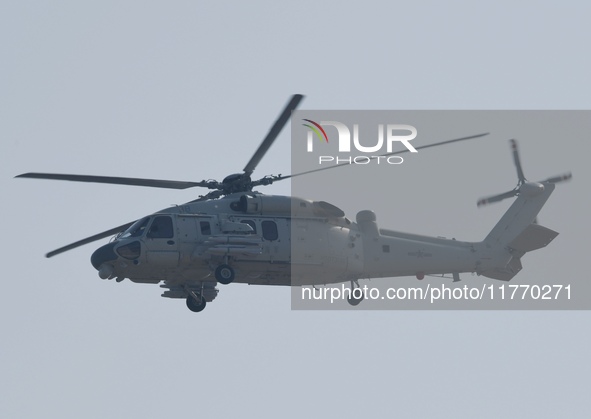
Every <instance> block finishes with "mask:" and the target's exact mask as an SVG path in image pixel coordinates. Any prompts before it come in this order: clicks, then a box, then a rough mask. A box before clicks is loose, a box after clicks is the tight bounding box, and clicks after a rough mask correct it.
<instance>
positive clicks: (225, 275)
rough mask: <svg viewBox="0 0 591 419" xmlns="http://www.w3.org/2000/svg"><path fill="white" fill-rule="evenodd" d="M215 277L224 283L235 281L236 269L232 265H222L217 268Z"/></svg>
mask: <svg viewBox="0 0 591 419" xmlns="http://www.w3.org/2000/svg"><path fill="white" fill-rule="evenodd" d="M215 279H216V280H217V281H218V282H219V283H220V284H224V285H228V284H230V283H231V282H232V281H234V269H233V268H232V267H231V266H230V265H225V264H224V265H220V266H218V267H217V268H216V270H215Z"/></svg>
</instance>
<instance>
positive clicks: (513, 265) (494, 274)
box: [482, 257, 522, 281]
mask: <svg viewBox="0 0 591 419" xmlns="http://www.w3.org/2000/svg"><path fill="white" fill-rule="evenodd" d="M521 269H522V266H521V259H520V258H517V257H513V258H511V261H510V262H509V263H508V264H507V266H505V267H504V268H495V269H490V270H488V271H484V272H482V275H483V276H486V277H487V278H492V279H498V280H500V281H510V280H511V279H512V278H513V277H514V276H515V275H517V274H518V273H519V271H520V270H521Z"/></svg>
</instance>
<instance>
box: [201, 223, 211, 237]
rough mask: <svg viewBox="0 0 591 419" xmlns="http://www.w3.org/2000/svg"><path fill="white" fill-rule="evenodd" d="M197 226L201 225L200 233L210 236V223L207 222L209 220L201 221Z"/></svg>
mask: <svg viewBox="0 0 591 419" xmlns="http://www.w3.org/2000/svg"><path fill="white" fill-rule="evenodd" d="M199 226H200V227H201V234H203V235H204V236H211V224H209V221H201V222H200V223H199Z"/></svg>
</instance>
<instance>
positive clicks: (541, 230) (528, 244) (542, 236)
mask: <svg viewBox="0 0 591 419" xmlns="http://www.w3.org/2000/svg"><path fill="white" fill-rule="evenodd" d="M556 236H558V233H557V232H556V231H554V230H550V229H549V228H546V227H543V226H541V225H538V224H530V225H529V226H527V227H526V228H525V230H523V231H522V232H521V233H520V234H519V235H518V236H517V237H515V239H513V241H512V242H511V243H509V245H508V246H509V247H510V248H512V249H515V250H517V251H520V252H523V253H525V252H531V251H532V250H537V249H541V248H542V247H546V246H547V245H548V244H549V243H550V242H551V241H552V240H554V238H555V237H556Z"/></svg>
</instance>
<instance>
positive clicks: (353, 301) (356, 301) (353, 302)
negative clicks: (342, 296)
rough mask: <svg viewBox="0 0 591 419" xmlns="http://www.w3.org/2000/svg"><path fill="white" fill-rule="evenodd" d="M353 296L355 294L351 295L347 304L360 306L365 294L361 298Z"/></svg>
mask: <svg viewBox="0 0 591 419" xmlns="http://www.w3.org/2000/svg"><path fill="white" fill-rule="evenodd" d="M352 294H353V293H351V295H350V296H349V297H347V302H348V303H349V304H351V305H352V306H356V305H359V303H360V302H362V301H363V294H361V297H359V298H355V297H353V295H352Z"/></svg>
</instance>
